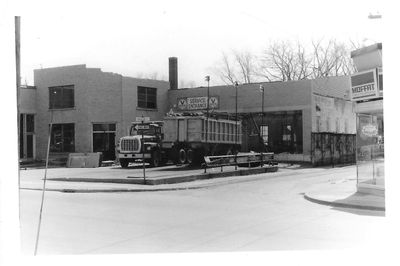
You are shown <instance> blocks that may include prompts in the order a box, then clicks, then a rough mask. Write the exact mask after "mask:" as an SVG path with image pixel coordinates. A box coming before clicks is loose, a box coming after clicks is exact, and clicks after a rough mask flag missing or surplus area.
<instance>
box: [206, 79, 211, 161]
mask: <svg viewBox="0 0 400 266" xmlns="http://www.w3.org/2000/svg"><path fill="white" fill-rule="evenodd" d="M205 80H206V81H207V106H206V107H207V114H206V150H207V154H206V155H208V151H209V149H208V115H209V110H210V107H209V106H210V76H206V77H205Z"/></svg>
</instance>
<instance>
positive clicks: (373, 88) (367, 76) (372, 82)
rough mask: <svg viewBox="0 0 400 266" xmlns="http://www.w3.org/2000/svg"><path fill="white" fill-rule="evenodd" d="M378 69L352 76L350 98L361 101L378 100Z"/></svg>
mask: <svg viewBox="0 0 400 266" xmlns="http://www.w3.org/2000/svg"><path fill="white" fill-rule="evenodd" d="M378 87H379V86H378V69H377V68H374V69H371V70H367V71H362V72H358V73H355V74H353V75H351V90H350V98H351V100H352V101H361V100H368V99H374V98H378V97H380V96H379V88H378Z"/></svg>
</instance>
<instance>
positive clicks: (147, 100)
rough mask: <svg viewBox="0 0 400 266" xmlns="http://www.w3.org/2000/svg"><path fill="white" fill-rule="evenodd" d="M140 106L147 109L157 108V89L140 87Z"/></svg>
mask: <svg viewBox="0 0 400 266" xmlns="http://www.w3.org/2000/svg"><path fill="white" fill-rule="evenodd" d="M137 92H138V93H137V94H138V107H140V108H147V109H156V108H157V89H156V88H147V87H138V90H137Z"/></svg>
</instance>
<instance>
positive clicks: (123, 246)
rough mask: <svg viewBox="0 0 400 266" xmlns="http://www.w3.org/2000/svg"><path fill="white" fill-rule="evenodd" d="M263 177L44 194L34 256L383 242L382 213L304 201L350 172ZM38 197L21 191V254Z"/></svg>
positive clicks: (29, 244)
mask: <svg viewBox="0 0 400 266" xmlns="http://www.w3.org/2000/svg"><path fill="white" fill-rule="evenodd" d="M27 171H29V170H27ZM265 175H269V176H268V178H265V179H260V178H258V179H253V180H249V181H246V182H239V183H231V184H228V183H226V184H220V185H217V186H209V187H206V188H199V189H195V190H177V191H157V192H124V193H61V192H46V198H45V205H44V212H43V220H42V231H41V238H40V244H39V250H38V253H39V254H110V253H118V254H120V253H139V252H212V251H267V250H308V249H343V248H344V249H347V248H358V249H359V248H363V247H366V248H368V247H370V246H371V245H376V244H373V243H374V241H380V238H381V237H383V236H381V235H379V233H380V232H381V229H382V227H383V226H384V223H385V217H384V213H383V212H379V211H365V210H355V209H340V208H332V207H329V206H324V205H319V204H316V203H312V202H309V201H307V200H305V199H304V197H303V193H305V192H307V191H310V190H313V189H316V188H317V187H318V185H319V184H323V183H327V182H344V181H346V180H351V179H354V178H355V167H354V166H348V167H339V168H334V169H332V168H325V169H322V168H310V169H307V168H305V169H296V170H290V169H280V172H279V173H268V174H265ZM40 197H41V192H40V191H33V190H21V225H22V227H21V230H22V232H21V234H22V248H23V252H24V253H26V254H33V250H34V243H35V236H36V229H37V221H38V212H39V208H40ZM375 243H376V242H375Z"/></svg>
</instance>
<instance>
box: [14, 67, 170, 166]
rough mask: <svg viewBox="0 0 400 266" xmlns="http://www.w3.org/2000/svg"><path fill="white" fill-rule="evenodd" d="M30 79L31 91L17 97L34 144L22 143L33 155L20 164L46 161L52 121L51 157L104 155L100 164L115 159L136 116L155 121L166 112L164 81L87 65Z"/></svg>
mask: <svg viewBox="0 0 400 266" xmlns="http://www.w3.org/2000/svg"><path fill="white" fill-rule="evenodd" d="M34 80H35V87H34V88H32V89H30V90H28V89H21V94H20V106H24V107H21V108H20V111H21V115H25V116H28V117H31V119H33V120H34V121H32V122H31V123H33V124H34V126H33V127H34V133H33V140H32V143H33V144H30V143H26V145H32V146H33V148H32V149H33V150H34V152H33V154H23V155H22V158H21V159H26V160H28V159H39V160H42V159H44V158H45V156H46V149H47V141H48V130H49V124H50V121H52V122H53V130H52V138H51V139H52V140H51V144H50V152H51V156H52V157H53V158H54V157H57V156H60V157H66V155H67V154H68V153H70V152H103V156H104V158H103V159H105V160H113V159H115V143H116V140H118V139H119V138H120V137H122V136H124V135H126V134H127V129H128V128H129V125H130V123H131V122H132V121H134V120H135V118H136V117H137V116H141V115H144V116H148V117H150V118H151V119H157V120H158V119H161V118H162V117H163V114H165V111H166V108H167V104H166V101H165V100H164V99H166V98H167V92H168V89H169V83H168V82H166V81H158V80H147V79H136V78H130V77H124V76H122V75H119V74H114V73H107V72H102V71H101V70H100V69H98V68H87V67H86V66H85V65H75V66H66V67H56V68H47V69H38V70H35V71H34ZM25 106H26V107H25ZM28 107H29V108H28Z"/></svg>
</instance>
